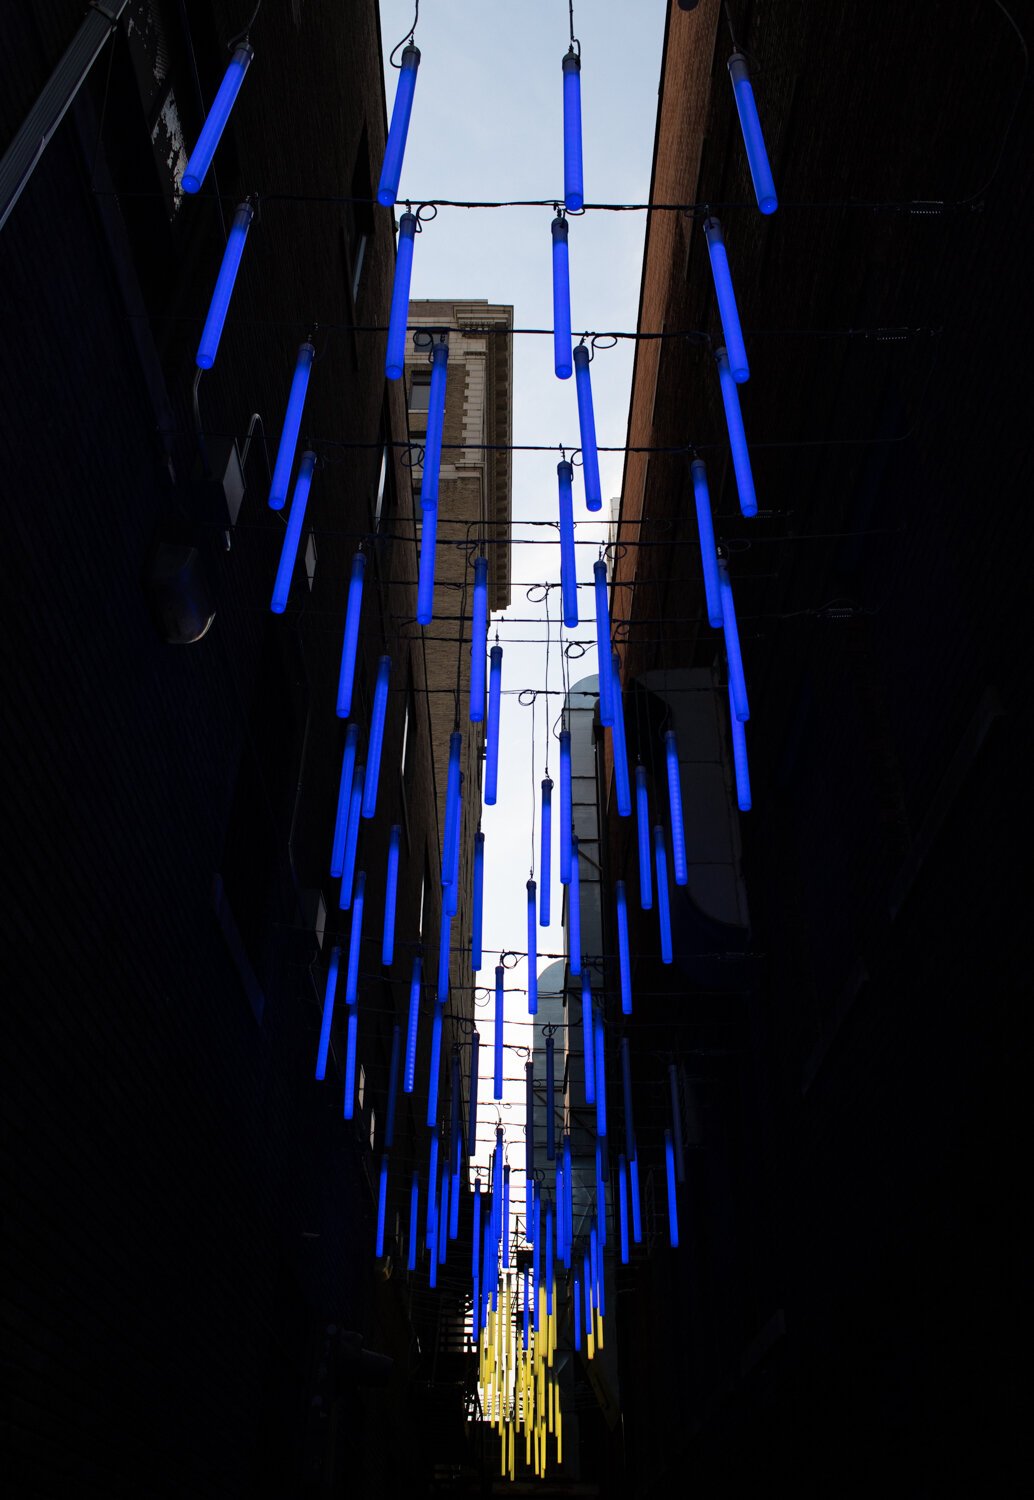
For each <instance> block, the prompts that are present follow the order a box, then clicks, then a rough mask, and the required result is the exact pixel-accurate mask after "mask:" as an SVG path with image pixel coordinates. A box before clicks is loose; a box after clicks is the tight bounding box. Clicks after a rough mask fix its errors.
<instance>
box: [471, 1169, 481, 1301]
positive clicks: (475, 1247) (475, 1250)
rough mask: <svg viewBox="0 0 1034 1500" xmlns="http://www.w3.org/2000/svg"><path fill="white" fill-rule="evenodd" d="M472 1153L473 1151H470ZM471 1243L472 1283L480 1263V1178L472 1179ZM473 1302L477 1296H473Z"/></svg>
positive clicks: (475, 1279)
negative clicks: (472, 1227) (472, 1214)
mask: <svg viewBox="0 0 1034 1500" xmlns="http://www.w3.org/2000/svg"><path fill="white" fill-rule="evenodd" d="M470 1154H471V1156H473V1155H474V1153H473V1151H472V1152H471V1153H470ZM470 1243H471V1257H470V1259H471V1273H472V1275H473V1277H474V1285H475V1286H476V1285H477V1282H478V1270H479V1268H480V1264H481V1178H480V1177H476V1178H475V1179H474V1232H473V1234H472V1235H471V1237H470ZM474 1302H475V1304H476V1303H477V1297H476V1296H475V1298H474Z"/></svg>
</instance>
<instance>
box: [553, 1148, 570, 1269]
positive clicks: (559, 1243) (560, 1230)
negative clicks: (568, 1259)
mask: <svg viewBox="0 0 1034 1500" xmlns="http://www.w3.org/2000/svg"><path fill="white" fill-rule="evenodd" d="M553 1199H554V1202H555V1203H556V1253H557V1259H558V1260H561V1261H562V1260H563V1259H564V1246H565V1243H566V1233H567V1230H566V1226H565V1223H564V1201H565V1200H564V1163H563V1159H562V1157H561V1153H560V1152H559V1151H558V1152H557V1154H556V1173H555V1175H554V1180H553Z"/></svg>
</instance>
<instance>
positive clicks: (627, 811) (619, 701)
mask: <svg viewBox="0 0 1034 1500" xmlns="http://www.w3.org/2000/svg"><path fill="white" fill-rule="evenodd" d="M610 683H611V690H610V703H611V712H612V713H613V715H614V722H613V724H612V725H611V730H610V735H611V748H612V749H613V752H614V791H615V794H616V796H617V803H618V816H619V817H621V818H630V817H631V816H632V789H631V787H630V786H629V783H628V750H627V749H626V748H625V703H624V699H623V698H622V696H621V663H620V661H619V660H618V654H617V652H616V651H613V652H611V657H610Z"/></svg>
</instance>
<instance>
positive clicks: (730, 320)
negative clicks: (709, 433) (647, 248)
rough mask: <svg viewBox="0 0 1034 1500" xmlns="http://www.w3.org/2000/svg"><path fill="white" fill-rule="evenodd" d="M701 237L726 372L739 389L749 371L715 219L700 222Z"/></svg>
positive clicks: (737, 310)
mask: <svg viewBox="0 0 1034 1500" xmlns="http://www.w3.org/2000/svg"><path fill="white" fill-rule="evenodd" d="M704 236H705V238H706V239H707V253H708V255H709V256H710V257H711V275H712V276H713V277H714V289H715V295H716V296H717V298H718V312H719V315H720V317H721V320H722V333H723V334H724V336H725V347H726V350H727V351H728V355H729V369H730V370H731V371H732V378H733V380H735V382H736V384H737V385H742V384H743V382H744V381H745V380H749V379H750V367H749V365H748V364H747V350H746V346H745V345H744V342H743V329H742V328H741V327H740V313H739V308H738V307H737V306H736V293H735V292H734V291H733V286H732V272H731V271H730V270H729V256H728V253H727V251H726V249H725V237H724V235H723V234H722V226H721V224H720V223H719V221H718V220H717V219H713V218H712V219H705V220H704Z"/></svg>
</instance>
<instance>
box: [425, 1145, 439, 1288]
mask: <svg viewBox="0 0 1034 1500" xmlns="http://www.w3.org/2000/svg"><path fill="white" fill-rule="evenodd" d="M424 1236H425V1239H424V1242H425V1244H426V1245H427V1248H428V1250H430V1252H431V1264H432V1266H433V1265H434V1262H435V1261H436V1260H437V1258H438V1256H437V1246H438V1132H437V1130H435V1131H433V1132H432V1135H431V1155H430V1159H429V1161H428V1165H427V1219H426V1221H425V1229H424Z"/></svg>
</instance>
